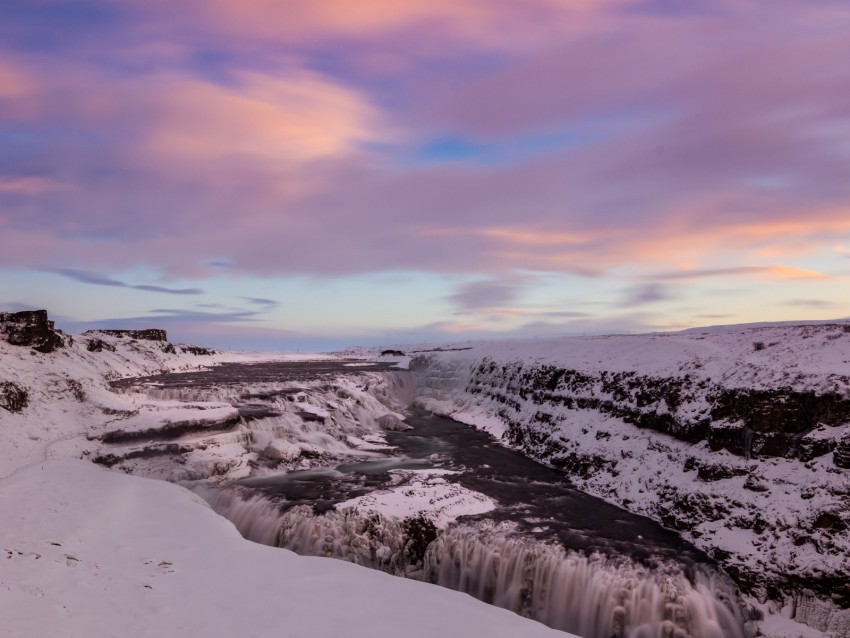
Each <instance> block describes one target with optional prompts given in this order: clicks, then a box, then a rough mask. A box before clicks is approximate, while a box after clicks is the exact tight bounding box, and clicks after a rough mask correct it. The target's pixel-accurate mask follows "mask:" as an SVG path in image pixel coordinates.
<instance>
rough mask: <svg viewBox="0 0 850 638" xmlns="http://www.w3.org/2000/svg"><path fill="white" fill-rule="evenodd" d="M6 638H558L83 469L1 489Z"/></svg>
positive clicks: (67, 465) (69, 466)
mask: <svg viewBox="0 0 850 638" xmlns="http://www.w3.org/2000/svg"><path fill="white" fill-rule="evenodd" d="M0 520H3V521H4V526H3V530H2V532H0V549H2V552H3V553H2V555H0V558H2V564H3V568H2V571H0V617H2V619H3V622H2V624H0V635H3V636H9V637H12V636H14V637H16V638H20V637H23V636H32V637H36V636H37V637H39V638H54V637H55V638H59V637H62V638H65V637H67V636H72V637H80V638H82V637H86V638H91V637H99V636H104V637H105V636H138V637H143V636H151V637H154V636H155V637H157V638H158V637H160V636H186V637H187V638H188V637H192V638H194V637H197V636H204V637H205V638H216V637H222V638H225V637H228V638H229V637H231V636H257V637H260V636H293V637H298V636H304V637H307V636H316V637H328V638H330V637H331V636H346V637H349V638H359V637H362V638H367V637H368V638H379V637H382V636H386V637H396V636H400V635H404V636H409V637H410V638H419V637H423V638H424V637H431V636H453V635H454V636H491V637H499V636H504V637H505V638H507V637H509V636H519V635H521V636H528V637H529V638H531V637H536V636H539V637H541V638H542V637H544V636H552V637H554V636H564V635H565V634H563V633H561V632H556V631H554V630H551V629H547V628H546V627H544V626H543V625H540V624H538V623H535V622H532V621H530V620H526V619H524V618H520V617H519V616H516V615H515V614H512V613H510V612H507V611H504V610H501V609H498V608H495V607H492V606H489V605H485V604H484V603H480V602H478V601H476V600H474V599H472V598H470V597H469V596H466V595H464V594H459V593H456V592H453V591H450V590H447V589H443V588H439V587H433V586H430V585H426V584H423V583H418V582H415V581H409V580H403V579H398V578H393V577H392V576H389V575H386V574H382V573H380V572H376V571H372V570H366V569H362V568H358V567H356V566H354V565H351V564H349V563H344V562H341V561H329V560H324V559H319V558H306V557H299V556H296V555H295V554H293V553H291V552H288V551H286V550H282V549H277V548H270V547H265V546H263V545H257V544H254V543H251V542H249V541H246V540H244V539H242V537H241V536H240V535H239V534H238V532H237V531H236V529H235V528H234V527H233V525H231V524H230V523H229V522H227V521H226V520H225V519H223V518H221V517H220V516H218V515H216V514H215V513H214V512H212V510H210V509H209V507H208V506H207V505H206V504H205V503H203V502H202V501H201V500H200V499H199V498H197V497H195V496H194V495H192V493H191V492H188V491H187V490H184V489H183V488H180V487H177V486H175V485H171V484H168V483H165V482H161V481H152V480H148V479H143V478H138V477H131V476H126V475H123V474H117V473H115V472H109V471H106V470H102V469H98V468H97V467H95V466H94V465H91V464H89V463H84V462H80V461H50V462H46V463H44V464H39V465H36V466H34V467H32V468H29V469H27V470H24V471H22V472H19V473H17V474H15V475H14V476H11V477H7V478H6V479H4V480H2V481H0Z"/></svg>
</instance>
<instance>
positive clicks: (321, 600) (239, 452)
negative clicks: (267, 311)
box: [0, 313, 850, 638]
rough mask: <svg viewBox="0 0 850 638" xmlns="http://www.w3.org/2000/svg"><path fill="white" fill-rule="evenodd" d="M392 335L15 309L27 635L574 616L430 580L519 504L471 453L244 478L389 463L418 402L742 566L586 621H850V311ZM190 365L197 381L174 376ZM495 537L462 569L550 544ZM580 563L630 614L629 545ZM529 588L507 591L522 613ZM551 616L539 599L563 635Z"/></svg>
mask: <svg viewBox="0 0 850 638" xmlns="http://www.w3.org/2000/svg"><path fill="white" fill-rule="evenodd" d="M393 349H394V350H395V351H396V353H395V354H392V355H384V356H381V354H380V352H381V350H380V349H374V350H372V349H358V350H353V351H350V352H346V353H337V354H336V355H310V356H305V355H284V354H252V353H221V352H213V351H211V350H208V349H205V348H198V347H192V346H181V345H178V344H171V343H169V342H168V341H167V340H166V335H165V334H164V333H162V332H161V331H155V330H151V331H103V332H89V333H86V334H83V335H74V336H70V335H64V334H62V333H60V332H58V331H55V330H53V327H52V325H50V323H49V322H48V320H47V316H46V313H45V314H43V315H42V314H39V313H18V314H15V315H11V314H7V315H0V517H2V521H3V524H2V528H0V550H2V555H0V560H2V569H0V617H2V619H3V622H2V625H0V635H7V636H22V637H29V636H33V637H41V636H45V637H50V636H57V637H58V636H74V637H77V636H80V637H82V636H86V637H88V636H164V635H167V636H230V635H244V636H277V635H286V636H354V637H356V636H391V635H392V636H397V635H399V634H404V635H408V636H436V635H446V636H455V635H456V636H470V635H487V636H538V635H540V636H544V635H551V636H556V635H562V636H563V635H565V634H564V633H563V632H561V631H556V630H554V629H549V628H547V627H546V626H544V625H543V624H541V623H538V622H535V621H533V620H530V619H528V618H523V617H521V616H520V615H517V614H514V613H511V612H508V611H505V610H503V609H499V608H498V607H495V606H492V605H486V604H484V603H481V602H479V601H477V600H475V599H474V598H472V597H470V596H466V595H464V594H462V593H459V592H455V591H451V590H450V589H447V588H443V587H434V586H432V585H429V584H426V583H423V582H417V580H428V581H430V582H443V583H446V584H449V585H450V586H452V587H455V588H456V589H460V590H461V591H465V590H468V588H466V589H465V588H464V587H463V586H461V585H460V584H457V583H453V581H452V582H450V580H451V578H456V580H457V581H458V583H460V581H462V580H463V578H464V576H463V574H454V573H453V572H452V570H453V569H454V566H453V565H452V564H448V563H446V562H444V563H443V564H442V565H439V564H435V563H434V562H433V560H432V562H431V563H429V555H430V556H431V558H432V559H433V554H434V552H436V551H438V549H434V548H435V547H437V546H441V547H443V548H450V546H451V547H459V546H461V545H463V544H464V543H467V542H468V540H465V539H468V538H469V536H470V535H473V536H474V535H475V534H482V533H483V532H482V529H483V527H482V526H479V527H478V528H474V523H471V522H468V520H467V519H468V517H469V515H484V514H485V513H486V512H488V511H490V510H493V509H494V508H495V507H497V505H498V503H497V502H496V500H498V499H496V500H494V499H493V498H492V497H488V496H486V495H484V494H481V493H478V492H476V491H474V490H471V489H468V488H467V487H464V486H463V485H461V484H459V483H458V482H454V481H452V480H451V479H452V472H453V471H452V470H449V469H434V468H430V469H422V468H420V467H418V466H415V465H409V466H405V461H404V460H403V459H402V460H398V459H394V460H393V461H392V462H393V463H394V465H393V467H392V469H391V470H389V475H390V476H391V479H392V482H393V485H391V486H382V487H381V489H378V490H375V491H372V492H370V493H354V494H353V495H352V498H350V499H347V500H345V501H342V502H339V503H336V504H335V506H334V507H333V508H332V509H331V511H328V512H325V513H323V514H322V516H320V517H315V516H313V514H312V513H305V512H304V511H303V509H304V506H302V505H299V506H297V507H294V508H291V509H289V510H287V511H286V512H281V511H280V510H278V509H277V508H275V507H273V506H271V505H270V504H269V502H268V501H264V500H262V499H260V498H245V497H244V494H243V492H244V489H246V487H250V486H251V482H252V481H255V482H256V481H263V480H272V479H274V477H276V476H279V475H280V474H281V473H282V472H290V473H300V474H299V476H308V475H319V476H321V475H323V473H324V474H326V475H337V474H339V469H338V468H340V467H345V466H346V465H345V464H357V463H383V462H387V461H386V460H387V459H388V458H390V456H388V454H389V453H390V451H391V448H392V446H391V445H390V444H389V443H388V439H389V438H390V435H391V434H392V433H394V432H397V431H401V430H404V429H405V428H407V427H409V425H407V422H408V421H411V422H412V420H413V419H412V418H411V414H412V412H411V411H412V410H414V409H416V410H420V411H421V410H427V411H428V412H429V413H431V414H436V415H442V416H445V417H448V418H450V419H452V420H454V421H457V422H461V423H464V424H468V425H470V426H473V427H474V428H477V429H479V430H482V431H485V432H487V433H489V434H491V435H492V436H493V437H495V438H496V439H498V440H499V442H500V443H501V444H502V445H504V446H507V447H510V448H513V449H515V450H518V451H520V452H522V453H523V454H525V455H526V456H528V457H530V458H532V459H534V460H537V461H539V462H541V463H543V464H545V465H547V466H549V467H552V468H556V469H557V470H559V471H560V472H562V473H564V474H565V475H566V476H568V477H569V480H570V481H571V482H572V484H573V485H575V486H577V487H579V488H580V489H581V490H583V491H585V492H586V493H588V494H591V495H594V496H597V497H600V498H602V499H604V500H605V501H607V502H609V503H612V504H614V505H617V506H619V507H621V508H623V509H625V510H628V511H630V512H632V513H635V514H639V515H643V516H646V517H648V518H649V519H652V520H654V521H657V522H659V523H661V524H662V525H664V526H665V527H667V528H669V529H673V530H676V531H677V532H678V533H679V534H680V535H681V536H682V537H683V538H684V539H685V540H687V541H688V542H690V543H691V544H692V545H693V546H695V547H696V548H698V549H699V550H702V551H703V552H705V553H706V554H707V555H708V556H709V557H710V558H711V559H712V560H713V561H715V562H716V564H717V565H718V566H719V567H720V568H721V569H722V570H723V572H725V574H727V575H728V576H729V577H731V579H732V581H734V584H735V586H736V587H737V588H738V593H736V594H735V595H736V596H739V602H740V607H741V609H743V612H741V613H742V615H741V616H740V617H737V616H735V617H734V618H732V616H730V617H729V618H730V619H731V620H728V619H724V617H722V616H723V613H725V612H723V611H722V609H721V608H722V607H723V605H721V604H715V602H713V601H714V598H712V597H713V596H715V593H716V591H715V590H718V588H719V585H718V584H717V583H716V582H715V581H714V580H711V579H709V580H706V579H703V580H700V578H696V579H695V580H693V579H692V580H693V582H692V583H688V582H686V580H682V579H680V580H678V581H677V580H674V579H672V577H670V578H667V577H655V576H653V577H652V578H655V581H653V582H654V583H655V589H652V588H650V589H651V592H650V594H648V595H646V596H644V598H643V599H641V600H648V601H654V602H652V604H651V605H650V606H653V605H654V606H655V607H658V606H660V607H661V609H660V611H658V610H656V609H650V610H649V611H647V612H646V613H647V614H649V616H653V614H656V615H658V619H659V622H658V623H657V627H656V626H655V625H653V627H655V628H654V629H652V630H651V631H650V630H648V629H647V627H649V626H650V625H649V624H640V622H637V621H636V622H635V623H634V624H632V625H627V624H624V623H625V621H624V620H623V618H624V616H623V615H624V614H626V615H628V614H632V615H633V616H634V618H640V613H642V612H641V611H640V609H638V607H639V605H638V606H635V608H634V609H632V608H631V607H629V604H628V602H624V600H623V599H619V600H615V601H614V603H612V606H611V609H610V610H609V611H610V613H609V614H608V616H610V617H611V618H613V620H611V618H607V617H606V618H605V619H603V620H599V619H598V618H597V619H590V620H587V623H586V624H585V625H580V629H581V630H577V631H576V633H578V634H580V635H583V636H591V635H593V636H595V635H600V632H602V633H603V634H604V633H605V632H607V635H629V636H658V638H662V636H663V637H664V638H667V637H668V636H669V637H671V638H672V637H673V636H685V635H689V634H690V635H693V636H695V637H696V636H718V637H719V636H723V635H726V636H744V635H746V636H754V635H758V634H762V635H766V636H776V637H779V636H789V637H791V636H832V637H834V638H844V637H847V636H850V533H849V532H848V526H850V469H848V467H850V328H848V326H847V325H842V324H823V323H819V324H810V325H761V326H738V327H724V328H716V329H705V330H693V331H688V332H684V333H669V334H651V335H628V336H608V337H582V338H563V339H556V340H529V341H498V342H489V343H484V342H478V343H468V344H461V345H456V346H445V347H441V348H434V347H423V346H420V347H418V348H416V347H405V346H393ZM414 350H420V351H421V352H413V351H414ZM400 352H407V353H408V356H401V355H400V354H398V353H400ZM299 362H303V363H300V364H299V365H302V366H303V368H300V369H302V370H305V371H307V372H306V373H305V374H302V376H300V377H297V378H296V377H293V378H266V377H263V376H262V374H260V373H261V372H262V371H263V370H264V369H266V368H264V367H263V366H271V367H269V368H268V369H269V370H273V369H276V368H274V367H273V366H274V365H278V364H292V365H293V366H295V364H296V363H299ZM228 366H251V367H252V369H253V370H256V371H257V373H258V377H257V379H256V380H254V381H252V382H251V384H249V385H245V384H242V385H236V384H230V383H225V382H222V383H217V384H210V383H207V382H205V381H204V378H205V377H204V376H203V375H204V373H205V371H209V370H223V371H225V372H226V371H227V370H229V369H234V370H236V369H237V368H228ZM343 368H344V369H345V370H348V372H346V373H343V372H340V370H342V369H343ZM293 369H294V368H293ZM177 372H179V373H184V375H183V376H182V377H181V378H183V379H187V381H185V382H184V383H183V385H181V386H176V385H169V383H166V382H163V381H160V380H158V379H160V378H161V375H163V374H166V373H177ZM193 375H194V376H193ZM129 378H142V379H139V380H137V381H134V382H126V383H125V382H124V381H122V380H126V379H129ZM145 378H147V380H145ZM152 479H153V480H152ZM234 486H235V487H234ZM201 497H203V498H201ZM225 517H226V518H225ZM459 517H467V518H464V519H461V520H460V521H459V520H458V518H459ZM227 519H229V520H227ZM473 528H474V529H473ZM470 529H472V530H473V531H472V532H469V531H468V530H470ZM237 530H238V531H237ZM464 530H466V532H465V533H466V537H465V539H460V538H459V536H458V535H459V534H461V532H464ZM243 537H244V538H243ZM435 538H436V540H434V539H435ZM482 538H483V537H482ZM245 539H249V540H250V541H256V542H249V540H245ZM428 542H430V545H428V547H427V548H426V547H425V544H426V543H428ZM453 543H454V545H452V544H453ZM482 543H483V544H482ZM482 543H479V545H477V546H476V549H475V552H476V553H475V555H474V556H473V555H472V554H469V555H465V556H464V557H463V560H460V559H458V560H460V562H461V563H463V565H466V566H470V567H473V566H475V565H480V566H483V567H480V568H481V569H489V570H492V569H497V570H498V569H499V565H500V564H502V565H504V564H507V563H508V562H509V561H508V558H507V556H508V554H507V552H508V551H515V552H518V553H519V554H522V556H524V557H526V558H524V559H523V560H527V556H528V555H530V554H531V553H533V552H531V551H530V550H528V549H527V548H526V547H525V546H522V547H518V546H517V547H514V546H515V545H517V543H518V542H517V541H513V540H510V541H505V542H503V543H502V544H501V545H498V546H495V545H492V544H489V545H488V544H487V543H490V541H486V542H484V541H482ZM267 545H279V547H268V546H267ZM465 546H466V545H464V547H465ZM281 547H290V548H299V553H304V554H313V555H319V556H321V555H330V556H336V557H339V558H345V559H346V560H347V561H349V562H345V561H339V560H324V559H320V558H315V557H312V556H298V555H296V554H295V553H292V552H290V551H287V550H286V549H282V548H281ZM452 551H454V550H452ZM534 551H538V550H534ZM429 552H431V554H429ZM549 559H550V557H547V560H549ZM556 559H557V561H558V562H557V565H556V569H558V570H563V569H566V568H567V567H568V568H570V569H575V570H583V571H582V573H583V574H587V578H588V579H590V580H588V581H586V584H585V585H583V586H582V587H581V591H579V590H575V593H574V594H572V595H573V596H574V598H575V600H579V598H581V596H585V597H586V598H581V600H582V601H583V604H584V603H585V602H586V603H587V605H595V606H596V607H597V608H598V609H607V607H605V605H606V604H607V603H605V602H604V601H603V599H602V593H606V592H608V593H610V591H611V589H612V585H611V584H610V583H611V582H614V581H611V578H612V577H611V576H610V574H611V573H612V570H613V572H617V573H618V574H619V576H617V577H618V578H619V577H620V576H622V574H625V573H626V571H624V569H626V568H624V567H623V564H622V563H620V564H618V565H615V566H610V565H604V564H603V563H604V562H605V561H602V560H598V559H593V560H588V559H587V558H586V557H576V556H558V557H556ZM553 560H554V559H553ZM463 561H466V562H463ZM351 562H353V563H359V564H361V565H363V564H366V565H370V566H372V567H377V568H378V569H379V570H383V571H387V572H390V573H396V574H402V575H408V576H411V578H394V577H392V576H390V575H388V574H385V573H381V571H378V570H367V569H362V568H361V567H358V566H356V565H351V564H350V563H351ZM456 563H457V561H456ZM458 564H459V563H458ZM522 565H526V566H527V563H522V564H521V566H522ZM565 566H567V567H565ZM603 567H604V568H605V569H607V570H608V571H607V572H604V575H605V576H604V578H603V577H602V576H600V574H603V569H602V568H603ZM553 569H555V568H553ZM429 570H430V571H429ZM618 570H619V571H618ZM437 572H439V574H438V573H437ZM640 573H641V572H640V570H639V569H635V568H634V566H631V565H630V566H628V571H627V574H628V575H627V577H623V578H621V580H619V581H617V580H616V579H615V581H616V583H617V584H616V587H617V588H620V589H622V588H623V587H624V585H623V584H622V583H623V582H629V583H631V584H630V585H629V587H631V588H632V590H631V591H633V592H634V591H638V590H639V589H640V588H641V587H644V582H643V581H641V582H640V583H638V584H635V583H636V582H637V581H636V580H635V579H636V578H637V577H638V576H639V575H640ZM446 579H449V580H446ZM594 579H595V580H594ZM600 579H602V580H604V582H602V581H601V580H600ZM605 579H607V580H605ZM569 580H570V582H571V583H578V582H584V581H580V579H578V578H577V577H576V576H574V575H572V576H569ZM649 580H651V578H649V577H648V580H647V581H646V582H649ZM547 582H550V586H549V590H551V591H550V593H551V592H552V591H565V590H562V589H559V588H558V587H556V586H555V585H553V584H552V583H554V581H547ZM717 582H719V581H717ZM600 583H601V584H600ZM538 585H539V583H538ZM594 588H595V589H594ZM671 588H674V589H676V591H677V592H678V593H676V594H675V595H674V594H671V593H670V590H671ZM538 589H539V587H538ZM647 591H649V590H647ZM593 592H597V593H599V595H598V596H596V597H595V598H594V597H592V596H590V594H589V593H593ZM488 595H489V597H490V598H493V597H494V596H493V595H492V592H491V593H490V594H487V593H486V592H485V594H484V595H482V596H481V597H483V598H485V599H487V598H488ZM510 595H511V593H510V592H506V593H505V594H504V596H503V598H504V601H503V603H504V604H503V605H502V606H507V607H512V605H513V606H515V605H516V604H520V603H516V601H514V602H512V601H511V599H510ZM523 595H524V594H523ZM595 595H596V594H594V596H595ZM606 595H608V594H606ZM665 596H666V597H667V598H665ZM671 596H672V598H671ZM730 596H731V595H730V594H723V595H722V596H720V599H722V600H728V599H729V598H730ZM609 597H610V596H609ZM519 598H522V595H519ZM671 600H672V602H670V601H671ZM706 600H708V601H709V602H708V603H705V601H706ZM665 601H666V602H665ZM494 602H499V601H498V600H495V601H494ZM520 602H521V601H520ZM526 602H527V601H526ZM548 604H549V605H550V607H552V606H556V607H557V606H558V605H561V606H563V607H569V606H570V601H567V600H564V601H558V600H549V603H548ZM526 607H528V605H526ZM523 609H524V610H525V611H527V609H525V608H523ZM718 610H720V611H718ZM551 613H552V610H551V609H549V610H548V611H546V612H545V613H544V612H541V613H540V614H537V615H535V614H532V613H526V615H530V616H533V617H536V618H539V619H541V620H543V621H545V622H547V623H548V624H550V625H552V624H554V625H555V626H559V625H558V624H557V622H554V621H553V620H552V619H551ZM600 613H601V612H600ZM606 613H608V612H606ZM547 614H550V615H547ZM665 614H668V616H669V617H668V616H665ZM649 616H647V617H649ZM653 617H654V616H653ZM606 623H607V624H606ZM724 623H726V624H724ZM728 623H739V624H740V626H741V630H740V632H741V633H739V634H738V633H734V632H731V633H730V631H731V630H727V629H728V627H730V626H731V625H730V624H728ZM568 626H569V625H568ZM584 627H587V630H585V629H584ZM695 628H696V629H699V631H697V630H696V629H695ZM725 628H726V629H725Z"/></svg>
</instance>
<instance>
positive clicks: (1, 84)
mask: <svg viewBox="0 0 850 638" xmlns="http://www.w3.org/2000/svg"><path fill="white" fill-rule="evenodd" d="M31 90H32V87H31V83H30V81H29V80H28V79H27V76H26V74H25V73H24V72H23V71H21V70H19V69H17V68H15V67H14V66H12V64H10V63H8V62H4V61H3V60H0V100H14V99H18V98H21V97H24V96H26V95H28V94H29V93H30V92H31Z"/></svg>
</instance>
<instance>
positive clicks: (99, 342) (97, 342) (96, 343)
mask: <svg viewBox="0 0 850 638" xmlns="http://www.w3.org/2000/svg"><path fill="white" fill-rule="evenodd" d="M86 350H88V351H89V352H102V351H104V350H109V351H110V352H115V346H113V345H112V344H109V343H106V342H105V341H104V340H103V339H97V338H95V339H92V340H91V341H89V343H88V345H87V346H86Z"/></svg>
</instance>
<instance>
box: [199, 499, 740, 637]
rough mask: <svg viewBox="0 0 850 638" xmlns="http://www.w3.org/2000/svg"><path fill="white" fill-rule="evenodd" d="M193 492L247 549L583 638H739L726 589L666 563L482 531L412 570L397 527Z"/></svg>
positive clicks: (463, 531)
mask: <svg viewBox="0 0 850 638" xmlns="http://www.w3.org/2000/svg"><path fill="white" fill-rule="evenodd" d="M196 490H197V491H198V492H199V493H200V494H201V495H202V496H203V497H204V498H206V499H207V500H208V501H209V502H210V504H211V505H212V506H213V508H214V509H215V510H216V511H217V512H218V513H220V514H222V515H223V516H225V517H226V518H228V519H230V520H231V521H232V522H233V523H234V524H235V525H236V527H237V529H239V531H240V532H241V533H242V534H243V536H245V537H246V538H248V539H250V540H253V541H256V542H260V543H264V544H267V545H274V546H278V547H285V548H287V549H291V550H293V551H295V552H297V553H299V554H305V555H312V556H328V557H333V558H339V559H342V560H347V561H350V562H353V563H356V564H359V565H364V566H367V567H372V568H375V569H380V570H382V571H385V572H388V573H392V574H396V575H405V576H408V577H412V578H418V579H421V580H426V581H429V582H432V583H436V584H439V585H442V586H444V587H448V588H451V589H456V590H459V591H463V592H466V593H468V594H470V595H472V596H474V597H476V598H478V599H480V600H483V601H486V602H489V603H492V604H494V605H497V606H499V607H504V608H506V609H510V610H512V611H515V612H516V613H519V614H521V615H523V616H528V617H530V618H534V619H536V620H539V621H541V622H543V623H545V624H547V625H549V626H550V627H554V628H557V629H563V630H565V631H569V632H572V633H575V634H578V635H580V636H584V637H585V638H612V637H616V638H743V632H742V630H741V627H742V625H743V618H742V616H741V612H740V610H739V608H738V606H737V605H736V604H735V600H736V594H735V590H734V587H733V586H732V585H731V584H730V583H728V582H727V581H726V580H725V579H721V578H720V577H719V576H717V575H716V574H712V573H709V572H708V570H705V571H700V572H698V573H697V574H696V576H695V578H694V581H693V582H691V581H689V580H688V579H687V578H686V577H685V575H684V574H683V573H682V571H681V570H680V568H679V567H678V566H677V565H674V564H665V565H659V566H657V567H655V568H653V569H650V568H648V567H645V566H643V565H640V564H638V563H635V562H634V561H632V560H630V559H628V558H625V557H620V558H619V559H617V560H614V559H609V558H605V557H603V556H600V555H593V556H586V555H583V554H579V553H575V552H566V551H565V550H563V549H562V548H561V547H559V546H554V545H551V544H547V543H542V542H537V541H534V540H528V539H523V538H519V537H517V536H515V535H513V534H512V533H511V530H510V528H509V527H505V526H504V525H502V526H498V525H494V524H492V523H490V522H484V523H477V524H474V525H472V524H463V525H455V526H453V527H450V528H448V529H447V530H445V531H444V532H443V533H441V534H440V535H439V536H438V537H437V540H435V541H434V542H432V543H431V545H430V546H429V547H428V550H427V552H426V554H425V557H424V561H423V563H422V564H412V562H411V559H410V556H409V555H408V552H407V548H409V544H408V543H409V539H408V538H407V536H406V534H405V527H404V524H403V523H402V522H400V521H396V520H393V519H387V518H384V517H382V516H380V515H379V514H376V513H366V514H364V513H360V512H357V511H355V510H350V509H346V510H342V511H329V512H326V513H324V514H322V515H318V516H317V515H314V514H313V511H312V508H311V507H309V506H304V505H301V506H297V507H293V508H291V509H290V510H288V511H286V512H285V513H280V512H279V511H278V508H277V507H275V506H274V505H273V504H271V503H270V502H269V501H268V500H267V499H265V498H263V497H262V496H250V497H248V498H247V499H245V498H244V497H243V496H244V493H243V491H242V490H237V489H225V490H209V489H206V488H196Z"/></svg>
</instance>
